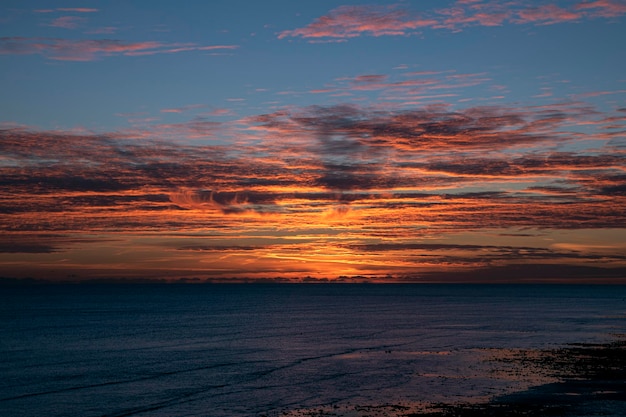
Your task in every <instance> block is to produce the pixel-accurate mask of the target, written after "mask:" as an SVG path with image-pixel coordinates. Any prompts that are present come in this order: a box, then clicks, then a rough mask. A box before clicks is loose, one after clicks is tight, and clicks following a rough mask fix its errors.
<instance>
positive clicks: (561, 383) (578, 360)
mask: <svg viewBox="0 0 626 417" xmlns="http://www.w3.org/2000/svg"><path fill="white" fill-rule="evenodd" d="M490 360H491V361H493V362H494V365H495V366H494V372H506V373H510V374H512V375H520V374H525V375H529V374H534V375H536V377H537V380H552V381H554V382H550V383H544V384H542V385H537V386H533V387H531V388H529V389H527V390H525V391H521V392H515V393H512V394H507V395H502V396H498V397H495V398H493V399H491V400H489V401H487V402H479V403H457V404H441V403H439V404H421V405H409V404H407V405H403V404H382V405H379V406H357V405H355V406H352V407H349V408H344V407H341V408H340V407H336V408H335V409H333V408H325V409H317V410H299V411H296V412H283V413H280V414H277V415H283V416H290V417H295V416H302V417H305V416H306V417H313V416H320V417H321V416H326V417H365V416H369V417H479V416H486V417H519V416H538V417H541V416H563V417H574V416H578V417H582V416H609V417H623V416H626V341H623V340H621V341H616V342H613V343H607V344H576V345H568V346H566V347H563V348H559V349H552V350H519V351H494V352H493V355H492V357H491V359H490ZM267 416H268V417H269V416H272V414H267Z"/></svg>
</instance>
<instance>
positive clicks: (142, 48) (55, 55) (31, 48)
mask: <svg viewBox="0 0 626 417" xmlns="http://www.w3.org/2000/svg"><path fill="white" fill-rule="evenodd" d="M236 47H237V46H235V45H212V46H202V45H197V44H190V43H185V44H176V43H175V44H169V43H162V42H154V41H149V42H124V41H121V40H115V39H94V40H70V39H60V38H24V37H3V38H0V54H5V55H6V54H15V55H33V54H39V55H43V56H45V57H47V58H49V59H54V60H60V61H93V60H96V59H100V58H102V57H107V56H116V55H123V56H124V55H125V56H139V55H154V54H164V53H179V52H187V51H205V50H214V49H234V48H236Z"/></svg>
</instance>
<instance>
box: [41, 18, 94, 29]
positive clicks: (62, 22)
mask: <svg viewBox="0 0 626 417" xmlns="http://www.w3.org/2000/svg"><path fill="white" fill-rule="evenodd" d="M85 22H86V19H84V18H82V17H78V16H62V17H58V18H56V19H54V20H53V21H52V22H50V23H49V24H48V26H52V27H55V28H63V29H76V28H78V27H79V26H80V25H82V24H83V23H85Z"/></svg>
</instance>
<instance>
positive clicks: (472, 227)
mask: <svg viewBox="0 0 626 417" xmlns="http://www.w3.org/2000/svg"><path fill="white" fill-rule="evenodd" d="M0 16H2V17H0V90H1V91H2V95H1V97H0V115H1V116H0V128H1V129H2V134H3V139H2V140H3V148H2V155H1V158H2V159H1V160H0V161H2V165H0V167H1V168H2V170H3V172H4V174H3V175H4V176H5V178H6V179H5V181H4V182H3V183H2V184H3V185H2V187H3V188H2V190H1V193H2V194H0V196H2V201H1V202H0V203H1V204H4V205H6V207H7V208H6V209H5V210H4V211H3V212H2V213H4V214H0V216H2V224H4V226H3V229H2V230H3V231H4V232H3V233H4V234H5V235H6V237H7V239H8V241H10V242H14V243H11V245H13V246H7V247H6V248H4V249H3V250H2V252H1V253H0V262H6V265H5V266H7V268H9V267H10V268H9V269H10V270H11V271H13V274H14V275H16V276H23V275H27V274H35V275H37V274H44V275H45V273H44V272H42V271H45V270H55V271H57V269H55V268H57V267H58V271H61V272H58V274H60V275H59V276H63V274H64V273H65V272H67V271H70V272H71V273H72V274H73V273H74V272H76V271H91V272H92V273H95V272H93V271H100V272H98V273H100V274H106V273H107V272H106V271H111V270H114V271H118V272H119V271H122V270H123V271H130V270H132V271H136V272H135V273H134V274H138V275H141V271H146V265H149V264H151V263H153V262H154V260H155V259H160V260H161V261H162V262H165V263H167V268H166V269H167V270H171V271H173V272H172V274H174V275H175V276H177V277H181V276H187V275H189V274H197V275H199V276H202V277H205V278H215V277H216V276H217V277H222V276H223V275H229V274H231V275H234V276H247V275H246V274H248V275H250V274H253V275H255V276H256V275H262V276H264V275H263V274H264V273H266V274H268V275H279V276H286V277H288V278H289V279H293V278H294V277H297V276H302V275H305V274H309V275H310V274H314V275H315V274H317V275H319V277H323V278H333V277H335V276H337V275H341V276H346V275H348V276H352V275H358V276H368V277H377V276H379V275H381V274H382V275H385V276H386V275H387V274H391V275H394V274H395V275H394V276H397V277H401V276H402V277H415V276H418V275H419V274H434V273H435V272H436V271H440V272H441V271H455V273H462V274H467V273H469V272H468V271H473V270H474V271H479V270H480V271H482V270H484V269H485V268H487V269H489V268H508V267H511V265H513V266H514V265H515V262H517V261H516V260H519V259H518V258H519V256H518V254H519V253H520V251H522V252H523V251H526V252H525V253H534V255H532V256H530V258H529V259H528V260H527V262H526V263H531V264H533V263H538V264H541V265H545V264H550V265H552V266H554V265H566V266H567V268H572V267H578V268H579V269H578V271H579V272H580V271H582V272H580V273H581V274H583V275H585V276H587V275H589V274H592V275H593V273H596V272H597V271H596V269H594V268H600V271H601V273H600V275H602V276H604V275H603V274H605V273H607V272H606V271H612V272H611V274H613V275H620V274H622V272H623V270H622V269H619V268H624V267H626V260H625V259H624V257H623V256H621V255H620V254H621V253H623V252H624V251H626V247H624V245H623V243H622V242H623V241H624V239H623V238H624V228H623V224H624V221H625V220H626V219H625V218H624V216H623V212H624V211H626V210H622V209H624V208H626V202H625V201H624V198H625V197H624V191H623V190H624V175H625V171H626V168H625V164H624V155H625V154H624V152H625V149H626V146H625V144H624V140H625V133H624V131H625V130H626V129H625V125H624V124H625V121H626V116H625V113H626V110H625V109H626V101H625V100H624V97H625V95H626V76H625V75H624V74H626V54H624V48H623V45H622V44H623V39H626V26H625V25H624V19H625V16H626V2H625V1H623V0H595V1H582V0H569V1H531V0H514V1H510V2H506V3H503V2H495V1H486V0H456V1H413V2H409V1H400V2H384V1H383V2H368V1H342V2H340V1H316V2H293V1H267V2H257V1H242V0H240V1H232V0H229V1H210V2H206V1H187V2H184V3H180V2H179V3H176V2H156V1H133V2H121V1H120V2H114V1H110V2H104V1H102V2H95V1H94V2H68V3H64V2H50V1H46V2H44V1H41V2H38V1H30V2H21V1H5V2H3V4H2V5H1V6H0ZM79 150H82V153H81V152H79ZM166 167H167V169H166ZM355 196H357V197H355ZM449 196H456V197H454V198H452V197H449ZM142 201H143V203H141V202H142ZM435 206H436V207H437V208H438V209H439V208H441V209H442V211H441V212H439V211H437V210H435V209H433V207H435ZM15 207H18V209H16V208H15ZM418 207H421V209H419V210H418ZM53 208H54V209H53ZM157 211H158V212H159V213H163V217H159V216H156V215H155V213H156V212H157ZM525 212H527V216H526V217H524V216H517V217H516V216H515V215H513V214H512V213H525ZM111 213H115V215H114V216H113V217H112V218H111V224H110V225H109V226H108V227H105V226H104V225H102V224H100V220H99V219H101V218H103V216H104V218H106V216H108V215H109V214H111ZM306 213H308V216H307V215H305V214H306ZM468 213H471V214H468ZM581 213H582V214H581ZM620 213H622V214H620ZM155 216H156V217H155ZM237 216H241V217H237ZM46 218H49V219H50V221H49V222H48V221H42V220H41V219H46ZM172 218H174V219H178V220H176V221H172V220H171V219H172ZM37 219H39V220H37ZM122 219H124V221H122ZM168 219H169V220H168ZM376 219H379V220H376ZM390 219H394V221H397V223H395V226H394V227H393V228H392V229H393V230H394V233H395V235H394V234H393V233H389V234H381V233H379V232H378V230H379V228H383V229H384V225H385V224H388V223H389V221H390ZM202 224H205V226H204V227H203V226H201V225H202ZM217 225H221V226H220V227H218V226H217ZM298 225H299V226H298ZM222 227H226V228H227V229H228V232H227V233H226V232H224V231H223V230H222ZM107 229H108V230H110V231H109V232H107ZM408 230H412V231H414V232H412V233H408V232H407V231H408ZM418 231H419V232H418ZM145 233H148V234H150V233H155V234H159V236H161V237H159V238H154V237H150V236H148V237H146V235H144V234H145ZM198 236H202V237H201V238H199V237H198ZM285 236H287V237H285ZM494 236H496V237H494ZM185 239H189V241H187V242H186V241H185ZM285 239H287V240H289V241H288V242H287V241H286V240H285ZM494 239H495V240H494ZM492 240H493V242H494V243H493V244H489V245H484V246H481V247H480V248H479V247H478V246H477V245H476V242H477V241H480V242H483V243H484V242H489V241H492ZM585 241H589V242H591V243H589V244H588V246H585V247H584V245H583V244H582V243H581V242H585ZM78 242H89V243H88V244H87V246H89V247H91V248H93V251H95V252H98V251H99V253H102V255H101V256H99V257H98V256H95V255H93V254H92V253H91V252H90V253H89V254H86V253H84V248H81V247H80V246H81V244H79V243H78ZM242 242H243V243H242ZM433 242H434V243H433ZM426 244H434V245H435V246H432V247H430V250H429V247H427V246H425V245H426ZM442 245H443V246H442ZM581 245H582V246H581ZM12 247H13V248H15V247H17V248H22V249H19V250H17V251H16V250H15V249H11V248H12ZM155 248H159V249H158V250H156V249H155ZM190 248H191V249H190ZM313 248H318V249H315V250H318V251H320V256H319V257H317V258H315V259H313V258H310V257H305V258H302V257H300V256H296V255H294V253H295V252H296V251H297V250H298V251H309V250H313ZM521 248H525V249H523V250H522V249H521ZM531 248H533V250H536V251H539V252H541V251H544V250H545V251H548V252H549V253H543V252H541V254H539V252H537V253H535V252H533V250H531ZM0 249H2V248H0ZM363 251H368V254H367V255H364V254H363V253H362V252H363ZM442 251H443V252H445V253H441V252H442ZM130 252H133V253H135V254H138V255H137V259H134V258H133V257H132V256H129V257H126V255H124V256H122V258H123V259H124V260H123V261H121V260H120V259H121V258H119V256H121V255H119V254H125V253H130ZM224 252H226V253H227V254H226V255H224V254H223V253H224ZM479 252H480V253H487V254H490V255H489V256H485V257H483V258H482V260H481V258H480V257H479V256H478V255H477V254H478V253H479ZM383 253H384V255H385V256H388V257H389V259H387V258H385V257H383V255H382V254H383ZM502 253H509V255H507V256H504V255H502ZM116 254H118V255H116ZM516 254H517V255H516ZM192 255H193V256H192ZM452 255H454V256H452ZM549 255H550V256H549ZM618 255H619V256H618ZM16 257H17V258H19V259H18V260H16ZM430 258H432V259H430ZM2 259H4V261H3V260H2ZM226 259H231V260H233V261H232V263H231V264H228V263H227V262H226ZM407 259H408V260H407ZM425 259H426V260H427V261H428V262H425V261H424V260H425ZM422 261H424V262H422ZM303 263H305V264H309V266H307V267H303V266H302V265H303ZM61 264H62V265H64V266H63V267H59V266H58V265H61ZM240 264H241V265H256V266H259V268H260V269H261V270H263V271H266V272H263V273H257V272H258V271H257V270H253V269H251V268H252V267H242V268H239V267H238V266H237V265H240ZM27 265H31V266H32V265H35V266H34V267H31V266H28V267H26V266H27ZM207 265H212V266H211V267H208V266H207ZM277 265H278V266H277ZM53 266H54V267H53ZM32 268H35V269H34V270H33V269H32ZM46 268H48V269H46ZM263 268H265V269H263ZM555 268H556V267H555ZM589 268H591V269H589ZM616 268H618V269H616ZM149 269H150V268H148V270H149ZM33 271H34V272H33ZM103 271H105V272H103ZM567 271H570V269H567ZM589 271H591V272H589ZM594 271H596V272H594ZM616 271H617V272H616ZM118 272H116V274H117V273H118ZM146 274H147V275H150V274H154V272H150V273H146ZM605 275H606V274H605ZM609 275H610V274H609ZM552 278H554V277H552Z"/></svg>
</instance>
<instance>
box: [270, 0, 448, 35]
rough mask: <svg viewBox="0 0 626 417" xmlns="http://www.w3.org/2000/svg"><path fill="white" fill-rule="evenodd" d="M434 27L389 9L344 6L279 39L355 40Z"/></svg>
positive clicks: (433, 23)
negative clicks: (363, 36)
mask: <svg viewBox="0 0 626 417" xmlns="http://www.w3.org/2000/svg"><path fill="white" fill-rule="evenodd" d="M435 24H437V21H435V20H432V19H422V18H419V17H417V16H411V15H409V14H408V13H407V12H406V11H403V10H396V9H395V8H390V7H380V6H341V7H338V8H336V9H333V10H331V11H330V12H329V13H328V14H327V15H325V16H322V17H319V18H318V19H316V20H315V21H314V22H313V23H311V24H309V25H307V26H305V27H303V28H300V29H294V30H286V31H283V32H281V33H280V34H279V35H278V38H279V39H283V38H286V37H302V38H352V37H356V36H359V35H361V34H364V33H367V34H371V35H373V36H382V35H407V34H409V33H410V32H411V31H412V30H415V29H417V28H421V27H427V26H432V25H435Z"/></svg>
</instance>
